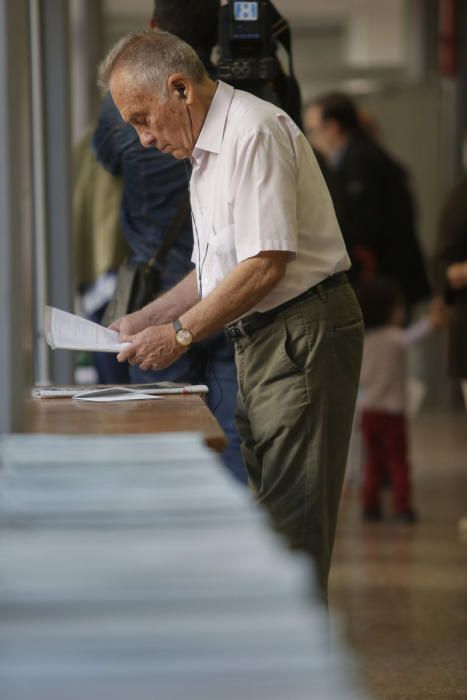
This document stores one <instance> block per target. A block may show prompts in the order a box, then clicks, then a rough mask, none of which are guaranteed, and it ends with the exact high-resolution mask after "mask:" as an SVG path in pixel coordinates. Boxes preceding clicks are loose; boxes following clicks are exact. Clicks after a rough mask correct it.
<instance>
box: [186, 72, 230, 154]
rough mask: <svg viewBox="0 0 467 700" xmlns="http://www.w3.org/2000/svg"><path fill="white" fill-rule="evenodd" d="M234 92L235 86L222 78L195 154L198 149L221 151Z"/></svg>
mask: <svg viewBox="0 0 467 700" xmlns="http://www.w3.org/2000/svg"><path fill="white" fill-rule="evenodd" d="M233 94H234V88H233V87H232V86H231V85H227V83H223V82H222V80H219V81H218V83H217V90H216V92H215V93H214V97H213V99H212V102H211V105H210V107H209V109H208V113H207V114H206V119H205V120H204V124H203V127H202V129H201V132H200V135H199V136H198V140H197V142H196V144H195V147H194V149H193V156H196V152H197V151H209V152H210V153H220V152H221V148H222V141H223V140H224V129H225V123H226V121H227V115H228V113H229V109H230V103H231V102H232V98H233Z"/></svg>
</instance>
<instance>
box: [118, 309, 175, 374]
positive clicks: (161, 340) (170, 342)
mask: <svg viewBox="0 0 467 700" xmlns="http://www.w3.org/2000/svg"><path fill="white" fill-rule="evenodd" d="M131 315H133V314H131ZM124 318H127V317H124ZM120 339H121V340H122V341H123V342H130V343H131V345H130V346H129V347H128V348H125V349H124V350H122V352H121V353H119V354H118V355H117V360H118V361H119V362H125V360H128V362H129V363H130V365H139V367H140V368H141V369H143V370H146V369H155V370H159V369H165V368H166V367H169V366H170V365H171V364H173V363H174V362H175V361H176V360H178V358H179V357H181V356H182V355H183V354H184V353H185V352H186V351H187V348H183V347H182V346H181V345H179V344H178V343H177V340H176V338H175V331H174V329H173V327H172V325H171V324H167V325H164V326H149V327H148V328H145V329H144V330H143V331H141V332H140V333H137V334H136V335H133V334H129V335H123V334H121V336H120Z"/></svg>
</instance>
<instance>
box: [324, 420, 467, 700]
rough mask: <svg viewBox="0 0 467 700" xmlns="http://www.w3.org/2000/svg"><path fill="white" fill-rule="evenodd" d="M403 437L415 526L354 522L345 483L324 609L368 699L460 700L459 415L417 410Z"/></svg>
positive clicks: (354, 494) (354, 506)
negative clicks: (407, 441)
mask: <svg viewBox="0 0 467 700" xmlns="http://www.w3.org/2000/svg"><path fill="white" fill-rule="evenodd" d="M411 437H412V463H413V467H414V481H415V504H416V507H417V510H418V512H419V515H420V522H419V523H418V524H417V525H412V526H411V525H400V524H397V525H396V524H393V523H391V522H390V521H389V520H388V521H386V522H384V523H381V524H372V525H368V524H363V523H361V521H360V507H359V496H358V489H357V488H356V487H353V488H351V489H350V490H349V491H348V492H347V494H346V496H345V499H344V500H343V503H342V511H341V518H340V522H339V528H338V536H337V543H336V549H335V556H334V564H333V569H332V574H331V591H330V599H331V606H332V610H333V611H334V612H337V613H338V616H339V617H340V620H341V623H342V626H343V631H344V636H345V637H346V639H347V640H348V642H349V644H350V646H351V647H352V648H353V649H354V651H355V653H356V656H357V660H358V663H359V666H360V672H361V676H362V678H363V679H364V681H365V684H366V686H367V687H368V689H369V692H370V697H373V698H375V700H430V699H433V700H434V699H435V698H436V700H459V699H464V700H467V533H465V535H464V538H463V537H462V536H461V535H460V533H459V530H458V520H459V518H460V517H461V516H462V515H464V516H467V415H466V414H453V415H445V416H422V417H420V418H418V419H417V421H416V422H415V423H414V424H413V425H412V430H411ZM388 505H389V504H388ZM343 700H345V699H343Z"/></svg>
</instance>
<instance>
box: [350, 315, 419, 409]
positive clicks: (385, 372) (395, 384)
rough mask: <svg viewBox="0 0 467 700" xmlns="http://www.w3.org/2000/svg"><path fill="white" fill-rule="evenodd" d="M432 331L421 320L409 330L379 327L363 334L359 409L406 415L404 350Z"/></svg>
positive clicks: (395, 327)
mask: <svg viewBox="0 0 467 700" xmlns="http://www.w3.org/2000/svg"><path fill="white" fill-rule="evenodd" d="M431 330H432V324H431V321H430V320H429V319H428V318H423V319H421V320H420V321H417V322H416V323H414V324H413V325H411V326H409V327H408V328H398V327H397V326H389V325H388V326H382V327H381V328H375V329H374V330H370V331H368V332H367V333H366V334H365V344H364V347H363V362H362V372H361V376H360V385H361V390H362V391H361V399H360V400H359V405H360V407H361V408H362V409H367V410H374V411H385V412H387V413H405V410H406V405H407V397H406V356H407V349H408V348H409V347H410V346H411V345H414V344H415V343H418V342H419V341H420V340H422V339H423V338H425V337H426V336H427V335H428V334H429V333H430V332H431Z"/></svg>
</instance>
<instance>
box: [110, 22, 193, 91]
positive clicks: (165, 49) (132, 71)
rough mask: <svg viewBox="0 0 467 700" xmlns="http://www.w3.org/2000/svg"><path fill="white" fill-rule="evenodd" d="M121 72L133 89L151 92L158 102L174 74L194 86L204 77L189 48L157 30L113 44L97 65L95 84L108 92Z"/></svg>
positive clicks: (136, 34) (129, 36)
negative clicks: (112, 79) (111, 81)
mask: <svg viewBox="0 0 467 700" xmlns="http://www.w3.org/2000/svg"><path fill="white" fill-rule="evenodd" d="M120 69H124V70H125V71H126V73H127V75H128V77H129V79H130V80H131V82H132V84H133V85H134V86H135V87H141V88H143V89H148V90H150V91H151V92H154V93H155V96H156V97H157V99H159V100H165V99H167V97H168V91H167V81H168V78H169V77H170V76H171V75H173V74H174V73H183V75H184V76H185V77H186V78H187V79H188V80H191V81H192V82H194V83H199V82H201V81H202V79H203V77H204V75H205V69H204V66H203V64H202V62H201V60H200V58H199V57H198V54H197V53H196V51H194V49H192V48H191V46H189V45H188V44H186V43H185V42H184V41H182V39H179V38H178V37H176V36H174V35H173V34H169V33H168V32H162V31H160V30H158V29H148V30H146V31H145V32H140V33H136V32H133V33H131V34H127V35H126V36H124V37H123V38H122V39H120V41H118V42H117V43H116V44H115V46H114V47H113V48H112V49H111V50H110V51H109V53H108V54H107V56H106V57H105V58H104V60H103V61H102V63H101V64H100V65H99V69H98V76H99V79H98V85H99V87H100V88H101V89H102V90H103V91H107V90H108V89H109V82H110V79H111V77H112V75H113V73H114V72H115V71H117V70H120Z"/></svg>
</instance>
